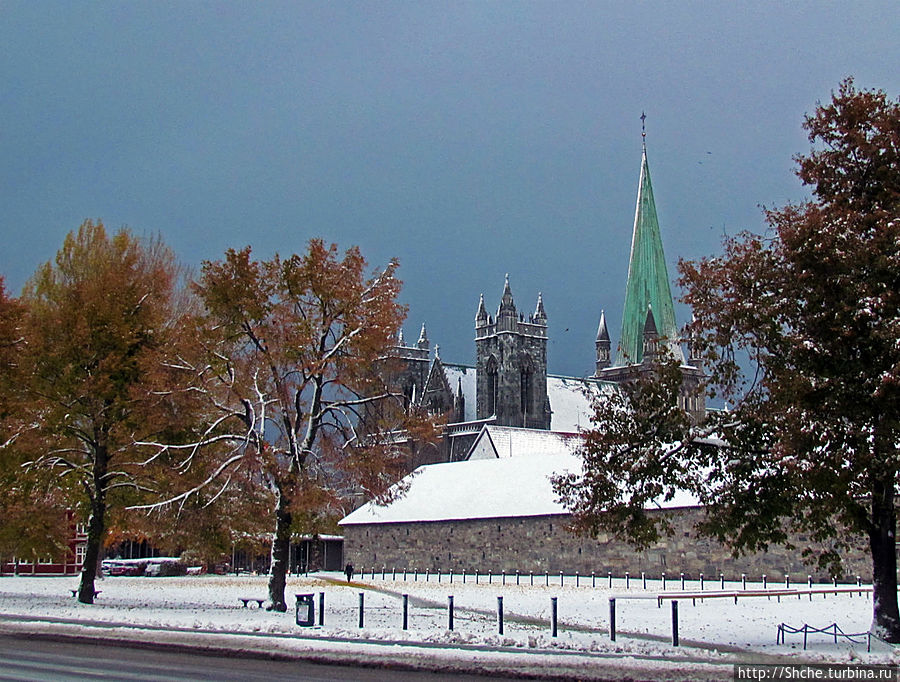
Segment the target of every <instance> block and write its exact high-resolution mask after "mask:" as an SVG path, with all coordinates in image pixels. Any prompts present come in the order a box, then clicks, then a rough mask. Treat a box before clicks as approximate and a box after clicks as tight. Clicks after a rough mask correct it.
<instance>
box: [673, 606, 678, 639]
mask: <svg viewBox="0 0 900 682" xmlns="http://www.w3.org/2000/svg"><path fill="white" fill-rule="evenodd" d="M672 646H678V600H677V599H673V600H672Z"/></svg>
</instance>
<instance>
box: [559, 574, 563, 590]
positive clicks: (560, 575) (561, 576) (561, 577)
mask: <svg viewBox="0 0 900 682" xmlns="http://www.w3.org/2000/svg"><path fill="white" fill-rule="evenodd" d="M562 584H563V572H562V571H560V572H559V586H560V587H562Z"/></svg>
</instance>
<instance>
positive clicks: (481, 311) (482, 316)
mask: <svg viewBox="0 0 900 682" xmlns="http://www.w3.org/2000/svg"><path fill="white" fill-rule="evenodd" d="M485 320H487V310H485V308H484V294H481V296H479V298H478V312H476V313H475V321H476V322H483V321H485Z"/></svg>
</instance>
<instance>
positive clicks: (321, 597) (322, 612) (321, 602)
mask: <svg viewBox="0 0 900 682" xmlns="http://www.w3.org/2000/svg"><path fill="white" fill-rule="evenodd" d="M319 625H325V593H324V592H319Z"/></svg>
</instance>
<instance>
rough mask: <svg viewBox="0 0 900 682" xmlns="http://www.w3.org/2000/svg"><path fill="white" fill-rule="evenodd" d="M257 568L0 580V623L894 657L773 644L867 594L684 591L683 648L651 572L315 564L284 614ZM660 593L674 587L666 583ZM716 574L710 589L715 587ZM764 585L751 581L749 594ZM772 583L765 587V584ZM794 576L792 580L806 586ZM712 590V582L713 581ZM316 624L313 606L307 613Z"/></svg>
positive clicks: (828, 642) (862, 607)
mask: <svg viewBox="0 0 900 682" xmlns="http://www.w3.org/2000/svg"><path fill="white" fill-rule="evenodd" d="M266 580H267V578H266V576H239V577H235V576H188V577H177V578H146V577H107V578H105V579H103V580H102V581H99V582H98V584H97V586H98V589H100V590H101V594H100V595H99V597H98V598H97V603H96V604H94V605H84V604H79V603H78V602H76V601H75V600H74V599H73V598H72V595H71V590H72V589H74V588H75V587H76V585H77V579H76V578H47V577H21V576H20V577H3V578H0V622H2V621H3V620H4V619H3V616H15V617H17V620H21V618H22V617H25V618H28V619H34V620H36V621H37V620H42V619H46V618H53V619H59V620H63V621H67V622H70V623H71V622H72V621H74V622H76V624H77V623H78V622H84V623H88V622H103V623H108V624H110V625H113V624H114V625H116V626H122V625H125V626H135V627H144V628H146V627H151V628H163V629H172V630H175V629H178V630H184V629H186V630H192V631H206V632H212V633H225V632H235V633H246V634H264V633H269V634H273V635H292V636H295V637H296V636H298V635H299V636H302V637H303V638H305V639H307V641H308V638H313V639H316V638H319V639H321V640H322V641H323V642H325V641H331V642H334V641H335V639H349V640H370V641H404V642H429V643H434V644H438V645H441V644H446V645H447V648H448V649H452V648H453V647H457V646H459V645H465V648H464V649H463V653H462V654H461V655H462V656H468V655H470V651H471V649H470V648H469V647H478V646H479V645H480V646H486V647H501V646H506V647H513V648H517V649H520V650H523V651H525V650H529V651H535V650H538V649H548V650H556V651H571V652H573V653H574V652H583V653H592V654H619V655H622V656H630V657H633V658H635V659H643V660H645V661H653V660H655V659H665V660H660V661H659V663H658V665H660V666H664V665H667V663H666V662H665V661H669V663H668V664H671V661H673V660H674V661H678V660H691V661H694V662H697V661H701V662H702V661H708V662H709V663H725V662H727V661H732V662H734V661H738V660H741V661H746V660H758V661H762V660H770V659H769V657H770V656H777V657H786V658H785V660H788V661H791V660H797V661H801V660H802V661H813V662H867V663H890V664H897V663H900V652H895V651H894V650H893V649H892V648H891V647H889V646H887V645H885V644H883V643H879V642H876V641H873V647H872V652H871V653H867V652H866V644H865V643H864V642H863V643H862V644H853V643H850V642H846V641H840V642H838V643H837V644H835V643H834V642H833V640H832V638H831V637H829V636H825V635H822V634H818V635H810V638H809V644H808V649H807V650H806V651H804V650H803V649H802V642H803V640H802V636H801V635H788V636H787V643H786V644H785V645H778V644H776V630H777V626H778V624H779V623H787V624H789V625H791V626H795V627H799V626H802V625H803V624H804V623H808V624H810V625H812V626H815V627H823V626H826V625H830V624H831V623H834V622H836V623H837V624H838V625H839V626H840V628H841V629H842V630H843V631H844V632H847V633H861V632H865V631H867V630H868V628H869V625H870V622H871V617H872V602H871V598H870V597H869V596H868V595H867V594H865V593H864V594H863V595H862V596H860V595H859V594H858V593H853V594H847V593H844V594H838V595H834V594H827V595H824V596H823V595H813V597H812V599H810V598H809V597H808V596H806V595H803V596H802V597H800V598H798V597H796V596H792V597H782V598H781V600H780V601H779V600H777V599H776V598H774V597H772V598H766V597H749V596H748V597H741V598H739V599H738V602H737V603H734V600H733V599H732V598H707V599H704V600H702V601H700V600H697V602H696V605H694V604H692V600H691V599H690V598H689V597H688V598H681V599H680V600H679V609H678V613H679V634H680V639H681V646H679V647H677V648H676V647H673V646H672V643H671V635H672V611H671V606H670V603H669V602H668V601H667V602H664V603H663V606H662V608H660V607H658V606H657V600H656V598H655V596H656V595H657V594H658V593H659V591H660V588H661V585H660V584H659V581H648V584H647V589H646V590H644V589H642V588H641V585H640V581H635V580H632V581H631V585H630V588H629V589H628V590H626V589H625V584H624V581H623V580H621V579H617V580H615V581H614V583H613V586H612V588H610V587H609V585H608V583H607V580H606V579H605V578H604V579H602V580H601V579H600V578H598V579H597V580H596V584H595V586H592V584H591V582H592V581H591V579H590V578H584V577H582V578H581V579H580V586H577V587H576V586H575V579H574V578H573V577H567V578H566V580H565V584H564V585H563V586H560V584H559V577H558V576H556V577H555V578H554V577H552V576H551V578H550V585H549V586H548V585H546V584H545V580H546V579H545V577H544V576H543V575H542V576H540V577H538V576H536V577H535V579H534V585H531V584H530V579H529V578H528V577H527V576H522V577H521V578H520V579H519V581H520V584H519V585H516V584H515V582H516V578H515V576H506V584H505V585H504V584H501V578H500V577H499V576H493V577H492V578H491V582H490V583H488V578H487V577H486V576H484V575H482V576H480V577H479V579H478V584H476V583H475V578H474V577H473V576H468V577H467V578H466V581H465V583H463V579H462V578H461V577H460V576H459V575H455V576H453V578H452V582H450V579H449V578H448V576H446V575H444V576H442V577H441V581H440V582H438V580H437V577H436V576H434V575H432V576H429V577H428V579H427V580H426V577H425V576H424V575H419V576H418V580H414V578H413V575H412V574H409V575H407V576H406V580H404V579H403V576H402V575H399V574H398V575H397V576H396V579H392V577H391V575H390V573H388V574H387V576H386V579H384V580H382V578H381V575H380V574H377V575H376V576H375V578H374V579H372V577H371V574H367V575H366V576H365V577H360V576H356V577H355V578H354V580H353V583H352V584H350V585H348V584H347V583H346V582H345V581H344V579H343V576H342V575H340V574H336V573H322V574H317V575H315V576H309V577H294V578H290V579H289V581H288V590H287V594H289V595H290V598H289V602H290V604H291V609H290V610H289V611H288V613H276V612H269V611H266V610H265V609H258V608H256V605H255V604H253V607H252V608H243V607H242V605H241V601H240V600H241V598H248V597H249V598H264V597H265V596H266ZM667 587H668V588H669V589H668V592H669V593H671V592H673V589H672V588H673V587H674V588H675V590H674V591H678V590H680V584H679V583H677V582H675V583H673V582H672V581H670V582H669V584H668V586H667ZM719 587H720V586H719V584H718V583H714V584H712V585H710V583H709V582H707V583H706V585H705V591H706V592H707V593H708V594H714V593H715V591H717V590H718V588H719ZM725 587H726V590H741V589H742V585H741V584H740V583H726V585H725ZM761 587H762V586H761V585H757V584H749V583H748V585H747V588H748V589H751V590H752V589H758V588H761ZM770 587H772V586H771V585H770ZM805 587H806V586H805V585H801V586H800V588H801V589H803V588H805ZM686 588H687V590H688V592H694V591H699V585H698V584H697V583H691V582H688V583H687V584H686ZM711 588H714V589H711ZM321 592H324V593H325V624H324V627H318V626H317V627H312V628H301V627H298V626H297V625H296V624H295V622H294V619H295V614H294V611H293V605H294V601H295V600H294V595H295V594H302V593H312V594H314V595H315V606H316V610H317V611H318V607H319V593H321ZM360 593H362V594H364V627H363V628H360V627H359V622H358V621H359V600H360V597H359V595H360ZM403 594H408V595H409V621H408V630H406V631H404V630H403V629H402V627H401V626H402V595H403ZM451 595H452V596H453V597H454V629H453V631H450V630H449V628H448V625H449V623H448V607H447V605H448V597H449V596H451ZM612 596H615V597H617V599H616V627H617V638H616V641H615V642H613V641H611V640H610V636H609V598H610V597H612ZM497 597H503V610H504V633H503V635H500V634H499V632H498V622H497ZM552 597H555V598H557V605H558V618H559V632H558V636H557V637H555V638H554V637H552V636H551V631H550V615H551V598H552ZM316 620H317V622H318V613H317V614H316Z"/></svg>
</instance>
